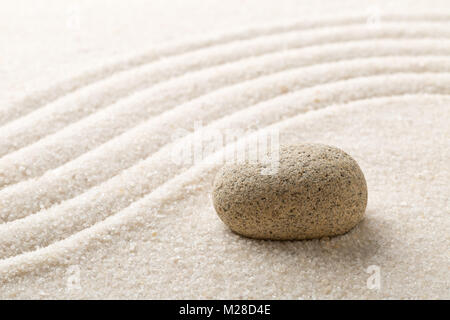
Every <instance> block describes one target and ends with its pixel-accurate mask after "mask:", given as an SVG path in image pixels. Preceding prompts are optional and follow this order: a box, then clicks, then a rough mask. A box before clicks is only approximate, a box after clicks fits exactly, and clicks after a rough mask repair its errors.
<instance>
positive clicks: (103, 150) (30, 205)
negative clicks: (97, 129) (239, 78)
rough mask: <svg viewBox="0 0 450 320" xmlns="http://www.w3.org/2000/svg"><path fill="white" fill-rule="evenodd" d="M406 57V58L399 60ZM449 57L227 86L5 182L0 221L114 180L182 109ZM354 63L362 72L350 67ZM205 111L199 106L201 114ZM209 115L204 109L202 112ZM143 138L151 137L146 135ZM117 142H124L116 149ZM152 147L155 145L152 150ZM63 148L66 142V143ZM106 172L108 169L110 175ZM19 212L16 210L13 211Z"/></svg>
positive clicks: (441, 67) (332, 66) (235, 106)
mask: <svg viewBox="0 0 450 320" xmlns="http://www.w3.org/2000/svg"><path fill="white" fill-rule="evenodd" d="M409 49H410V48H409ZM400 57H401V61H398V58H400ZM424 58H425V59H424ZM419 60H420V61H419ZM447 60H448V57H447V56H443V57H440V56H438V57H434V56H429V57H428V56H394V57H392V56H384V57H369V58H360V57H357V58H353V59H344V60H339V61H337V62H328V63H320V64H313V65H306V66H301V67H299V68H292V69H290V68H288V69H286V70H283V71H281V72H276V73H271V74H268V75H266V76H263V77H257V78H255V79H252V80H249V81H245V82H238V83H237V84H235V85H232V86H229V87H228V86H227V87H224V88H222V89H220V90H217V91H213V92H211V93H208V94H207V95H204V96H202V97H200V98H197V99H194V100H193V101H190V102H187V103H183V104H181V105H178V106H176V107H174V108H173V109H170V110H169V111H166V112H163V113H161V114H159V115H158V116H156V117H154V118H150V119H148V120H147V121H145V122H144V123H141V124H140V125H138V126H136V127H134V128H132V129H129V130H128V131H125V132H124V133H122V134H121V135H118V136H115V137H114V138H112V139H110V140H108V141H107V142H105V143H104V144H102V145H99V146H97V147H95V148H94V149H92V150H90V151H88V152H86V153H84V154H83V155H82V156H80V157H77V158H74V159H72V160H70V161H68V162H67V163H65V164H64V165H62V166H60V167H58V168H56V169H52V170H49V171H47V172H46V173H45V174H44V175H42V176H41V177H39V178H37V179H31V180H26V181H23V182H19V183H18V184H13V185H9V186H7V187H5V188H4V189H2V190H0V202H1V203H2V207H1V208H0V218H1V219H0V221H2V222H12V221H15V220H17V219H21V218H24V217H26V216H28V215H30V214H34V213H36V212H38V211H40V210H43V209H49V208H51V207H52V206H53V205H57V204H58V203H61V202H62V201H66V200H68V199H70V198H71V197H74V196H77V195H79V194H81V193H84V192H86V191H87V190H89V189H90V188H92V187H94V186H95V185H97V184H99V183H102V182H104V181H105V180H107V179H110V178H111V177H113V176H114V175H116V174H118V173H119V172H120V171H122V170H124V169H127V168H128V167H130V166H132V165H134V164H135V163H136V162H137V161H139V160H141V159H144V158H146V157H148V156H149V155H150V154H151V153H152V152H155V151H156V150H157V148H159V147H162V146H161V141H167V139H168V132H170V131H171V129H170V128H168V129H167V126H170V123H173V122H174V121H175V120H174V119H178V120H179V121H178V122H177V123H180V121H181V123H183V121H184V122H186V121H188V122H186V124H185V127H183V128H184V129H186V130H187V129H192V128H189V116H188V117H186V116H184V115H181V119H179V118H180V114H185V113H188V112H192V111H194V110H195V109H196V108H197V109H198V108H201V109H205V108H206V107H205V105H206V106H207V105H208V104H209V107H208V108H211V109H213V110H214V108H215V109H216V110H215V111H209V110H208V111H206V110H205V111H206V112H207V114H208V112H209V115H211V113H212V114H214V116H217V115H222V116H227V115H228V111H229V109H230V107H232V110H235V111H236V112H237V111H239V107H240V106H242V105H246V103H248V101H246V99H248V98H251V103H253V104H255V103H258V104H260V103H262V102H264V101H270V100H273V99H275V98H277V97H278V96H280V95H283V94H286V93H288V92H289V91H290V90H297V89H307V88H310V87H314V86H317V85H318V84H322V85H329V84H330V83H332V81H331V82H330V81H329V80H330V79H329V76H328V75H327V74H328V73H329V72H330V71H335V73H336V74H337V75H338V77H336V78H333V79H334V80H335V81H342V80H345V79H347V78H348V76H349V75H355V74H356V75H358V76H360V77H361V76H368V75H375V74H379V73H386V71H387V70H390V72H400V71H403V72H404V71H408V70H409V71H415V72H425V71H435V72H438V71H450V65H448V61H447ZM386 65H387V67H386ZM447 65H448V66H447ZM348 68H349V69H350V70H356V71H346V69H348ZM261 92H262V93H261ZM235 97H240V99H241V100H242V101H240V100H239V99H234V98H235ZM255 97H256V98H255ZM230 99H231V100H230ZM212 100H214V101H212ZM217 101H220V102H217ZM225 101H226V102H225ZM222 108H223V109H222ZM225 109H226V111H225ZM200 111H201V110H200ZM200 111H199V110H197V113H198V112H200ZM203 115H204V112H203V113H202V116H203ZM202 118H203V117H202ZM195 119H197V120H198V116H197V115H195V116H193V117H192V118H191V120H190V121H191V122H192V123H193V122H194V121H195ZM213 119H214V118H213ZM192 123H191V124H192ZM158 129H159V131H158ZM177 129H181V128H177ZM73 131H75V132H81V131H84V132H85V130H81V129H80V130H73ZM172 131H173V129H172ZM155 135H159V139H155V138H154V136H155ZM138 137H139V139H138ZM142 137H145V139H144V138H142ZM61 140H62V141H63V142H66V141H67V139H66V138H64V139H61ZM156 140H157V141H156ZM135 141H138V142H135ZM155 141H156V142H155ZM157 144H158V145H157ZM114 145H117V146H119V147H117V148H115V147H114ZM150 146H151V150H150V149H149V148H150ZM62 147H63V145H62V146H61V147H60V148H62ZM130 150H131V151H132V152H134V153H135V154H136V155H135V156H134V157H131V159H130V158H127V157H126V156H125V155H127V154H128V153H130ZM111 157H116V158H118V159H120V161H116V162H118V164H116V163H114V164H111V165H110V166H109V167H108V168H107V169H108V170H109V171H108V170H107V169H106V168H105V167H104V166H103V164H104V163H107V161H108V159H110V158H111ZM97 171H98V172H101V174H99V173H97ZM105 171H106V172H107V174H106V175H105ZM80 172H81V174H80ZM102 175H103V176H102ZM36 190H38V194H36V192H35V191H36ZM13 212H15V214H12V213H13ZM0 256H1V255H0Z"/></svg>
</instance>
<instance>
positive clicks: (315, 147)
mask: <svg viewBox="0 0 450 320" xmlns="http://www.w3.org/2000/svg"><path fill="white" fill-rule="evenodd" d="M263 167H264V166H263V165H262V164H258V163H249V162H242V163H230V164H225V165H224V166H223V167H222V168H221V169H220V170H219V172H218V173H217V175H216V177H215V180H214V187H213V188H214V189H213V205H214V208H215V210H216V212H217V214H218V215H219V217H220V219H221V220H222V221H223V222H224V223H225V224H226V225H227V226H228V227H229V228H230V229H231V230H232V231H234V232H235V233H237V234H240V235H243V236H246V237H250V238H256V239H270V240H301V239H314V238H322V237H331V236H336V235H340V234H344V233H346V232H348V231H349V230H351V229H352V228H353V227H355V226H356V225H357V224H358V223H359V222H360V221H361V220H362V219H363V217H364V212H365V209H366V205H367V196H368V194H367V184H366V180H365V178H364V174H363V172H362V171H361V169H360V167H359V165H358V164H357V162H356V161H355V160H354V159H353V158H352V157H351V156H349V155H348V154H347V153H345V152H344V151H342V150H340V149H338V148H336V147H332V146H327V145H323V144H299V145H284V146H283V145H282V146H280V148H279V168H278V171H277V172H276V173H274V174H269V175H264V174H261V172H262V169H263Z"/></svg>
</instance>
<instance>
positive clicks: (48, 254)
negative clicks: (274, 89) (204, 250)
mask: <svg viewBox="0 0 450 320" xmlns="http://www.w3.org/2000/svg"><path fill="white" fill-rule="evenodd" d="M404 97H409V98H412V99H420V98H427V99H429V98H430V99H431V98H436V97H437V98H450V95H447V94H444V95H442V94H433V95H428V94H407V95H405V94H400V95H392V96H386V97H377V98H368V99H359V100H355V101H351V102H349V103H345V104H340V105H339V106H338V107H339V109H342V108H355V107H359V105H360V104H362V103H371V102H372V103H379V102H384V101H386V100H392V99H397V98H404ZM335 108H337V107H336V106H334V105H332V106H330V107H328V108H325V109H319V110H316V112H312V113H307V114H300V115H297V116H295V117H291V118H288V119H284V120H282V121H278V122H276V123H274V124H272V125H270V126H268V127H264V128H262V129H260V130H258V131H257V132H261V131H263V130H270V129H271V128H273V127H283V126H287V125H289V123H290V122H293V121H296V120H298V119H303V120H305V116H310V115H316V114H318V113H321V112H328V111H329V110H330V109H335ZM257 132H256V133H257ZM241 140H242V139H241ZM241 140H240V141H241ZM236 143H239V141H238V142H236ZM234 144H235V143H234ZM234 144H230V145H227V146H226V147H225V148H221V149H220V150H219V151H217V152H216V153H214V154H213V155H211V156H210V157H209V158H218V157H219V156H221V155H222V154H223V153H225V152H227V150H228V149H229V148H230V147H231V146H232V145H234ZM206 161H207V159H206V160H205V161H204V162H206ZM203 164H204V163H203V162H202V164H198V165H195V166H193V167H191V168H189V170H187V171H185V172H183V173H182V174H179V175H177V176H175V177H174V178H173V179H170V180H169V181H167V182H166V183H164V184H163V185H161V186H160V187H158V188H157V189H156V190H154V191H153V192H152V193H151V194H149V195H147V196H146V197H145V198H143V199H140V200H139V201H137V202H135V203H133V204H132V205H130V207H127V208H126V209H124V210H122V211H120V212H119V213H117V214H115V215H113V216H110V217H108V218H106V219H105V220H102V221H100V222H98V223H97V224H95V225H93V226H91V227H89V228H87V229H84V230H82V231H80V232H78V233H76V234H73V235H71V236H70V237H69V238H66V239H64V240H61V241H58V242H56V243H53V244H51V245H49V246H48V247H45V248H40V249H37V250H35V251H31V252H27V253H22V254H20V255H17V256H14V257H9V258H6V259H3V260H0V281H1V282H6V281H8V279H10V278H11V277H14V276H18V275H22V274H26V273H29V272H31V271H33V270H36V269H39V266H38V265H39V264H41V266H40V267H41V268H42V267H43V266H42V264H43V265H44V266H45V267H49V266H52V265H69V264H71V263H76V261H71V259H73V256H72V255H71V253H75V252H76V251H77V250H80V247H86V246H88V245H89V242H90V241H92V240H95V239H97V240H100V236H101V234H102V233H103V234H104V236H106V237H110V236H111V234H114V233H117V232H120V230H119V228H118V227H120V226H123V225H124V224H125V223H126V224H127V226H128V227H130V225H132V224H142V222H140V221H139V219H136V218H139V216H141V215H142V213H140V212H134V211H133V209H136V207H138V209H139V207H140V208H142V209H144V208H143V207H144V203H145V205H146V206H149V205H152V203H151V202H152V201H153V202H157V203H158V202H160V203H161V202H163V201H166V200H174V197H173V196H172V195H171V193H174V192H175V191H177V189H180V188H182V189H185V187H186V186H187V185H188V184H189V183H191V182H192V181H190V180H192V177H197V176H196V173H197V171H198V173H202V172H203V171H205V170H212V169H217V168H216V167H217V165H215V166H216V167H214V166H211V165H210V167H208V166H206V168H205V165H203ZM202 165H203V166H202ZM203 173H204V172H203ZM183 179H184V180H185V181H183ZM166 190H167V192H164V191H166ZM152 198H155V199H152ZM164 198H165V199H164ZM175 198H176V197H175ZM148 203H150V204H148ZM153 207H154V206H153ZM128 211H130V212H128ZM121 219H125V221H122V220H121ZM132 219H135V221H133V220H132ZM123 230H126V229H123ZM83 237H85V238H83ZM102 240H103V241H108V240H106V239H105V238H104V237H103V238H102ZM94 245H95V244H94ZM58 260H59V261H58Z"/></svg>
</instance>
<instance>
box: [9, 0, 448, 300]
mask: <svg viewBox="0 0 450 320" xmlns="http://www.w3.org/2000/svg"><path fill="white" fill-rule="evenodd" d="M0 35H1V38H2V39H3V40H4V41H2V42H1V45H0V46H1V52H2V63H1V64H0V298H2V299H6V298H15V299H19V298H37V299H61V298H62V299H69V298H84V299H95V298H100V299H106V298H145V299H178V298H180V299H181V298H187V299H189V298H191V299H197V298H216V299H241V298H245V299H323V298H332V299H343V298H357V299H375V298H388V299H389V298H391V299H393V298H400V299H408V298H413V299H414V298H441V299H445V298H446V299H448V298H450V290H449V289H450V263H449V261H450V250H449V248H450V236H449V232H448V231H449V230H450V219H449V213H450V202H449V194H450V183H449V181H450V168H449V159H450V146H449V141H450V125H449V119H450V3H449V2H448V1H447V0H442V1H440V0H435V1H430V0H426V1H425V0H416V1H409V0H399V1H385V0H381V1H377V2H376V4H375V3H373V2H370V4H367V3H364V1H360V0H342V1H331V0H317V1H313V2H311V1H297V0H280V1H276V2H275V1H269V0H248V1H245V2H242V1H238V0H229V1H221V0H211V1H208V5H205V4H204V2H203V1H200V0H192V1H177V0H169V1H167V0H154V1H140V0H130V1H116V0H108V1H106V0H95V1H90V0H89V1H87V0H80V1H54V0H42V1H35V2H30V1H24V0H17V1H2V2H1V4H0ZM199 122H201V124H202V126H197V125H196V124H197V123H199ZM211 130H213V131H215V132H223V131H226V130H232V131H233V130H234V131H238V130H242V131H243V132H244V134H243V135H242V136H240V137H238V138H239V139H237V140H236V141H231V142H227V143H226V144H223V145H221V146H220V147H219V148H216V147H217V146H216V145H214V143H213V141H208V140H204V141H203V145H202V148H203V149H202V157H201V159H196V161H175V160H179V159H174V158H173V155H174V154H180V153H182V151H183V150H185V149H186V146H189V144H190V143H191V141H193V140H195V139H196V138H201V137H204V136H205V135H207V132H210V131H211ZM272 131H275V132H278V133H279V141H280V144H281V145H299V144H305V143H313V144H324V145H330V146H336V147H337V148H338V149H340V150H344V151H345V153H347V154H349V155H351V157H352V158H353V159H354V160H355V161H356V162H357V163H358V165H359V167H360V169H361V171H362V172H364V178H365V180H366V182H367V187H368V190H369V197H368V201H367V208H366V210H365V215H364V219H363V220H362V221H360V222H359V223H357V222H358V221H359V220H360V218H361V213H362V212H363V211H364V210H363V207H365V206H366V205H365V201H366V200H365V193H364V190H365V186H364V185H363V183H362V181H363V180H362V179H363V177H362V175H360V174H359V172H358V171H357V169H356V166H355V163H353V162H352V160H350V159H349V158H345V159H347V160H345V161H348V162H343V163H342V165H343V166H346V165H347V164H348V165H349V166H350V167H352V168H354V169H355V171H353V174H354V176H351V178H352V180H351V181H352V182H351V185H352V186H353V185H354V186H355V188H356V189H355V191H356V190H359V192H361V194H359V192H356V193H352V195H353V196H355V198H352V197H350V198H351V199H353V200H351V204H350V202H349V204H348V205H349V206H353V204H355V210H354V211H352V214H351V215H349V216H348V217H347V218H348V221H347V222H348V223H346V224H345V226H341V227H339V228H338V229H339V233H343V232H344V231H347V230H348V229H351V230H349V231H348V232H346V233H344V234H341V235H337V236H334V237H329V238H328V237H325V238H320V239H312V240H297V241H289V240H288V241H269V240H257V239H251V238H247V237H242V236H239V235H238V234H236V233H234V232H232V231H231V230H230V229H229V228H228V227H227V226H226V225H224V224H223V222H222V221H221V220H220V218H219V217H218V216H217V214H216V212H215V209H214V206H213V198H212V197H211V193H212V192H211V191H212V190H213V181H214V178H215V177H216V175H217V173H218V172H219V170H220V169H221V167H222V166H223V163H222V162H221V161H220V159H222V158H223V157H224V156H227V155H230V154H231V153H232V152H234V151H233V150H234V147H235V146H237V145H239V144H240V143H241V142H242V141H243V140H245V139H246V138H248V137H251V136H252V135H258V134H261V133H266V132H272ZM333 150H335V149H333ZM336 150H337V149H336ZM333 152H337V154H339V155H341V153H339V152H338V151H333ZM354 166H355V167H354ZM333 172H335V171H333V170H331V171H330V172H329V174H332V173H333ZM345 177H346V178H345V179H347V178H348V177H350V176H349V175H346V176H345ZM273 178H275V177H273ZM343 179H344V177H343ZM319 180H320V181H322V182H323V183H324V186H323V187H324V188H326V187H327V186H326V185H325V183H326V181H327V180H322V179H319ZM337 181H340V182H344V184H345V181H346V180H342V181H341V180H337ZM326 190H328V191H330V194H335V195H336V196H338V193H334V191H333V190H332V188H331V189H326ZM340 190H341V191H340V192H344V191H345V192H346V191H348V190H347V189H343V190H342V189H340ZM320 192H322V191H320ZM312 195H313V197H320V196H321V194H320V193H314V192H313V193H312ZM303 196H304V195H301V196H300V197H303ZM299 199H300V198H299ZM301 199H302V201H303V198H301ZM315 199H319V198H315ZM320 199H322V198H320ZM326 199H331V198H326ZM321 201H322V200H321ZM324 201H325V200H324ZM302 203H303V202H302ZM264 205H265V204H264ZM304 205H307V202H305V203H304ZM324 205H326V201H325V202H324ZM356 208H357V209H356ZM286 209H287V207H286ZM295 210H296V209H295V208H294V211H295ZM283 212H284V211H283ZM299 212H300V211H299ZM321 212H322V211H321ZM322 213H323V214H325V211H323V212H322ZM352 226H354V227H353V228H351V227H352ZM273 230H274V231H277V232H280V231H283V230H286V229H282V230H281V229H276V230H275V228H274V229H273ZM254 231H255V230H252V233H251V234H249V236H258V235H259V236H261V235H262V234H258V233H254ZM316 231H317V233H316V232H314V233H311V234H308V235H306V234H303V235H302V237H303V236H304V237H308V238H309V237H313V236H314V237H316V236H322V235H325V234H328V233H329V230H326V232H325V230H316ZM258 232H259V230H258ZM289 232H291V230H289ZM278 235H280V237H279V238H282V236H281V235H282V233H279V234H278ZM266 236H267V235H266V234H264V237H266ZM286 238H295V237H294V236H293V234H292V233H290V234H289V236H288V237H286ZM373 270H375V271H377V272H376V276H377V277H378V280H379V281H378V282H374V283H375V284H377V285H373V284H374V283H372V282H370V279H371V277H373V276H374V273H373Z"/></svg>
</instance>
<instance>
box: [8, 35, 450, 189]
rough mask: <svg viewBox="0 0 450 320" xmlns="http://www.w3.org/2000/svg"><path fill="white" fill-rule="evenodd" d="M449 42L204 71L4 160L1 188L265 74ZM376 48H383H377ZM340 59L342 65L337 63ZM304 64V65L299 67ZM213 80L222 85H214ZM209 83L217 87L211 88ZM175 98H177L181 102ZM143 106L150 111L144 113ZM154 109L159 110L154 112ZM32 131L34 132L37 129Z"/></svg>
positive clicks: (337, 49)
mask: <svg viewBox="0 0 450 320" xmlns="http://www.w3.org/2000/svg"><path fill="white" fill-rule="evenodd" d="M447 41H448V40H447V39H440V40H437V39H433V40H428V39H413V40H410V39H407V40H399V39H395V40H394V39H380V40H376V41H375V40H370V41H368V40H363V41H350V42H343V43H339V44H336V43H333V44H331V45H327V46H325V45H320V46H312V47H306V48H300V49H295V50H287V51H282V52H278V53H272V54H269V55H263V56H261V57H253V58H250V59H247V60H245V61H239V62H236V63H231V64H226V65H224V66H222V67H220V68H210V69H207V70H204V71H200V72H198V73H196V74H194V75H192V74H188V75H186V76H185V77H184V78H179V79H178V80H176V81H175V80H174V81H172V82H168V83H166V84H163V85H161V86H156V87H153V88H150V89H149V90H148V91H146V90H144V91H142V92H141V93H140V94H137V95H134V96H133V97H130V98H129V99H127V100H125V101H122V102H120V103H116V104H113V105H111V106H109V107H108V108H104V109H102V110H101V111H99V112H97V113H94V114H92V115H91V116H89V117H87V118H84V119H81V120H79V121H78V122H75V123H72V124H71V125H69V126H66V127H64V128H63V129H61V130H60V131H58V132H56V133H54V134H52V135H50V136H47V137H46V138H44V139H41V140H39V141H37V142H35V143H33V144H31V145H29V146H27V147H24V148H22V149H19V150H16V151H14V152H13V153H10V154H8V155H5V156H3V157H1V158H0V188H3V187H6V186H8V185H9V186H11V185H13V184H15V183H18V182H20V181H23V180H27V179H30V178H36V177H39V176H41V175H43V174H44V173H45V172H46V171H48V170H50V169H55V168H57V167H58V166H60V165H63V164H64V163H66V162H68V161H70V160H71V159H74V158H75V157H79V156H81V155H82V154H83V153H85V152H88V151H89V150H91V149H92V148H95V147H96V146H99V145H101V144H103V143H105V142H106V141H108V140H109V139H111V138H113V137H114V136H117V135H119V134H122V133H123V132H126V131H127V130H130V128H132V127H134V126H136V125H138V124H139V123H140V122H142V121H144V120H145V119H146V118H148V117H149V114H151V113H155V112H156V114H153V115H152V116H157V115H158V114H159V113H162V112H163V111H165V108H166V107H170V106H172V105H178V104H181V103H185V102H186V101H189V100H192V99H196V98H199V97H201V96H203V95H207V94H208V92H210V91H215V90H218V89H221V88H222V87H226V86H230V85H235V84H236V83H239V81H246V80H250V79H254V78H255V77H256V78H257V77H259V76H261V75H264V74H265V73H269V74H270V73H274V72H276V71H280V70H284V69H288V68H292V67H293V66H300V65H305V64H306V65H307V63H313V64H314V63H315V62H316V61H322V60H324V59H325V60H326V58H328V59H329V58H330V57H333V58H334V59H335V61H339V59H341V60H342V59H343V58H344V59H345V57H348V56H352V55H353V56H354V55H355V54H354V52H352V50H354V51H355V52H359V51H361V52H359V53H360V54H361V56H377V55H382V54H385V55H392V54H395V53H397V54H399V53H398V52H399V51H402V53H403V52H405V53H406V54H409V55H411V51H413V50H417V52H418V53H420V54H428V53H432V54H436V53H445V54H448V53H449V49H450V46H443V45H442V43H443V42H444V43H445V42H447ZM390 42H391V43H390ZM389 43H390V44H389ZM377 44H379V45H380V47H379V48H378V47H377ZM381 44H382V45H381ZM364 45H367V46H368V47H369V49H370V50H368V49H367V48H365V47H364ZM389 50H390V51H389ZM396 50H397V51H396ZM367 51H369V52H367ZM299 53H300V54H302V53H303V56H301V55H299ZM308 55H310V56H308ZM327 55H329V56H327ZM336 56H337V57H338V59H336V58H335V57H336ZM342 56H343V57H342ZM311 57H312V58H311ZM302 59H304V60H305V61H301V60H302ZM321 59H322V60H321ZM245 64H246V65H245ZM289 64H290V65H289ZM244 66H245V68H244ZM243 68H244V69H245V70H246V73H245V74H243V73H242V69H243ZM250 70H253V71H252V73H250ZM224 75H227V77H228V78H227V77H224ZM215 78H217V79H218V81H216V82H214V81H211V80H212V79H215ZM236 80H237V81H236ZM200 81H202V82H204V83H205V86H200V85H199V82H200ZM211 82H213V83H214V84H211ZM208 85H209V87H208ZM188 86H190V87H188ZM183 90H184V91H183ZM195 90H197V91H195ZM186 91H187V92H188V93H189V94H190V95H189V97H188V98H187V99H186V96H185V93H186ZM177 95H178V96H177ZM174 96H175V97H178V98H177V99H178V100H176V99H175V98H174ZM152 99H153V100H152ZM171 99H172V100H171ZM174 99H175V101H174ZM183 99H184V100H183ZM149 101H150V102H149ZM152 103H153V105H152ZM130 104H131V105H130ZM143 105H144V106H146V108H143V107H142V106H143ZM156 108H159V109H157V110H155V109H156ZM105 123H106V125H104V126H103V127H102V124H105ZM33 127H36V126H35V125H34V126H33ZM71 130H72V132H71ZM77 130H78V131H77ZM0 132H1V131H0ZM79 132H84V133H86V134H88V133H89V134H88V135H89V136H90V137H91V139H90V140H86V141H81V140H80V139H78V138H77V135H78V133H79ZM64 150H66V151H67V155H66V154H64V152H63V151H64Z"/></svg>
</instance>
